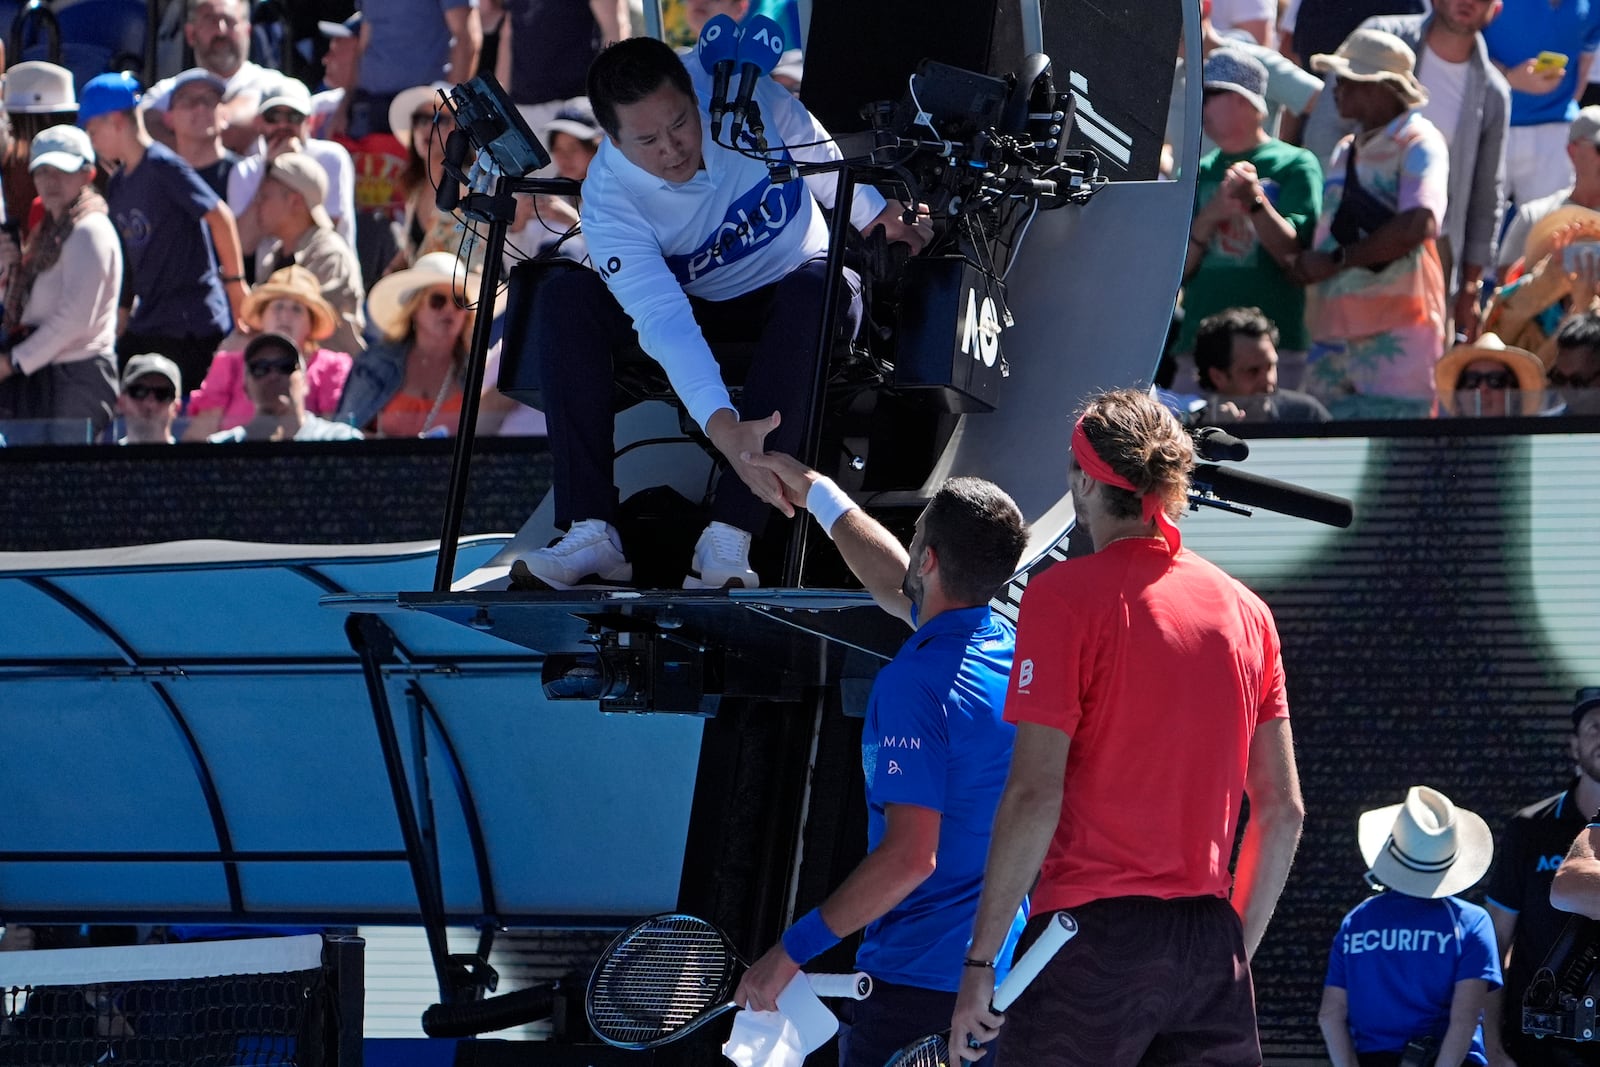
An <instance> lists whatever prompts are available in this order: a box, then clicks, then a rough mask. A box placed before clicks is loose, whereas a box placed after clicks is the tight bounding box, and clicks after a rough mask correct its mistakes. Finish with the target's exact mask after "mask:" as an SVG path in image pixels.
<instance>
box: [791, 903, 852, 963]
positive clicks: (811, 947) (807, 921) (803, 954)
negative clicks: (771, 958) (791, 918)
mask: <svg viewBox="0 0 1600 1067" xmlns="http://www.w3.org/2000/svg"><path fill="white" fill-rule="evenodd" d="M839 940H840V939H839V936H838V935H837V934H835V933H834V932H833V931H832V930H830V929H828V924H827V923H825V922H823V921H822V909H821V908H812V909H811V910H810V911H808V912H806V913H805V914H804V915H802V916H800V918H799V919H798V920H797V921H796V922H795V924H794V925H793V926H791V927H789V929H787V930H785V931H784V933H783V951H785V952H787V953H788V954H789V958H790V959H792V960H794V961H795V962H796V963H798V964H800V965H802V966H804V965H805V963H806V962H807V961H808V960H810V959H811V958H812V957H814V956H820V955H822V954H823V953H824V952H826V951H828V950H829V949H830V948H832V947H833V946H834V945H837V944H838V943H839Z"/></svg>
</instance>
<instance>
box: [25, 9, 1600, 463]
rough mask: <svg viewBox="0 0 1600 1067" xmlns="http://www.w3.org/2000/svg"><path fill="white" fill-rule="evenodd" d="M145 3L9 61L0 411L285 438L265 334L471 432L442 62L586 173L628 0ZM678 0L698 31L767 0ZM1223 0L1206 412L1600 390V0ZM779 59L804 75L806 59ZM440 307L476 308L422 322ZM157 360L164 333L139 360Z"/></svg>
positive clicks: (1484, 406) (524, 223) (1195, 399)
mask: <svg viewBox="0 0 1600 1067" xmlns="http://www.w3.org/2000/svg"><path fill="white" fill-rule="evenodd" d="M1213 3H1215V8H1214V9H1213V6H1212V5H1213ZM158 6H159V7H161V9H162V10H163V11H164V13H165V21H164V24H163V26H164V28H165V29H167V30H170V31H171V32H170V33H169V34H168V36H170V38H171V42H172V45H173V47H168V48H166V49H164V50H161V51H160V52H159V54H160V56H161V58H162V64H163V66H164V68H166V69H165V70H164V73H165V74H166V76H164V77H161V78H160V79H159V80H157V81H155V83H154V84H152V85H149V86H145V85H142V84H140V82H139V80H138V79H137V78H135V77H134V76H133V75H131V74H125V73H119V72H112V73H106V74H100V75H98V76H94V77H84V76H83V74H82V72H79V73H78V74H76V75H75V74H74V72H73V71H69V70H67V69H66V68H64V67H61V66H57V65H55V64H52V63H49V62H45V61H42V60H38V59H33V58H28V59H25V60H23V61H21V62H15V63H13V65H11V66H10V67H9V69H8V70H7V71H6V74H5V79H4V88H3V106H4V113H5V119H6V122H5V129H4V130H3V132H0V179H3V197H0V222H3V227H0V228H3V236H0V271H3V272H4V273H3V275H0V300H3V307H4V312H3V318H0V422H5V423H6V424H7V425H8V426H17V425H19V424H23V423H32V424H34V425H35V426H37V427H40V428H41V429H39V430H38V431H37V432H38V433H40V434H42V437H43V439H46V440H67V441H83V440H87V439H98V440H110V439H128V440H133V439H144V437H145V431H144V430H138V431H135V430H134V429H133V428H132V426H131V423H130V422H129V420H130V418H131V415H130V412H132V411H134V410H135V409H137V408H139V406H140V405H141V404H147V403H148V402H150V400H152V399H153V398H156V397H159V396H161V395H164V393H165V390H166V388H167V387H168V386H170V387H171V388H172V389H173V390H174V392H175V393H176V398H175V403H176V408H175V413H174V414H173V415H172V416H171V418H170V419H169V420H168V422H169V424H170V425H169V429H171V430H172V431H173V434H172V435H173V436H175V437H176V438H178V439H181V440H204V439H207V438H213V437H218V436H219V435H221V436H223V437H226V439H229V440H232V439H235V438H236V437H237V436H238V435H237V434H236V433H235V431H236V430H238V429H239V428H240V427H252V428H251V429H249V430H248V431H247V432H246V433H245V437H247V438H253V437H257V436H261V435H263V434H265V435H267V436H270V437H285V436H288V437H294V436H296V435H298V434H300V433H301V432H302V430H303V427H304V426H306V425H311V424H310V423H306V422H305V421H304V420H301V419H291V420H290V421H289V422H288V423H280V422H275V421H274V420H273V419H271V418H267V417H266V415H265V411H266V409H265V408H261V407H259V406H256V405H257V400H258V398H257V397H256V396H255V394H256V393H260V392H262V391H261V390H260V389H255V388H253V386H254V385H256V384H258V383H259V382H262V381H265V382H267V384H269V385H271V384H272V382H271V378H272V375H271V374H270V373H266V374H265V377H264V378H256V377H254V374H255V370H256V369H257V368H256V367H254V366H253V365H252V363H251V360H250V359H249V358H247V353H248V352H249V351H250V350H251V349H250V344H249V343H250V341H251V340H253V339H254V338H255V337H257V336H259V335H261V334H263V333H278V334H280V335H281V336H283V337H286V338H288V339H290V340H291V341H292V342H293V344H294V346H295V348H296V350H297V351H298V352H299V356H298V357H297V366H296V367H295V368H294V369H293V370H292V371H291V372H290V373H289V374H288V375H287V376H286V380H285V381H284V382H282V383H279V384H280V385H281V388H280V389H278V390H277V392H276V394H275V396H274V397H273V398H272V403H271V404H268V405H267V407H270V408H271V409H273V410H290V411H293V410H297V405H296V404H295V403H288V406H287V407H284V405H283V404H280V403H279V401H285V402H287V401H288V400H290V399H291V398H292V397H293V396H297V395H299V396H302V400H301V401H300V402H299V403H300V404H301V405H303V407H304V410H305V414H306V415H307V416H315V417H316V418H319V419H324V420H329V421H332V422H335V423H339V422H342V423H343V424H344V425H346V426H347V427H349V428H351V429H353V430H355V431H357V433H358V434H378V435H392V434H397V433H399V434H404V433H409V432H423V433H429V434H448V433H453V432H454V431H455V428H456V424H457V421H458V412H459V411H460V409H461V402H462V397H461V389H462V388H463V386H464V384H465V380H466V374H465V364H466V358H465V357H466V345H467V341H468V339H469V338H470V328H471V327H470V324H471V323H472V321H473V320H474V318H475V314H476V310H477V309H475V308H472V307H470V306H469V302H470V301H471V300H474V299H475V298H476V289H475V287H474V285H473V284H472V282H473V279H475V278H476V277H477V276H478V273H479V272H481V270H482V266H483V264H482V258H483V253H484V247H485V243H484V242H483V241H481V240H475V239H474V238H473V237H472V235H470V234H469V233H467V232H465V230H464V227H463V225H462V223H461V221H460V219H459V217H458V215H457V214H456V213H452V212H450V211H442V210H440V209H439V207H438V206H437V203H436V197H435V192H436V190H437V189H438V188H439V186H440V185H441V184H442V183H446V182H448V181H451V180H452V179H450V178H448V177H447V176H446V174H445V170H444V145H445V142H446V139H447V138H448V136H449V134H450V133H451V131H452V130H453V128H454V118H453V116H452V114H451V112H450V111H449V110H448V109H446V108H443V107H441V106H440V102H439V99H440V98H439V90H440V89H441V88H443V87H446V86H449V85H451V84H453V83H455V82H458V81H462V80H465V79H466V78H468V77H470V76H472V75H474V74H477V73H492V74H494V75H495V76H496V77H497V80H498V81H499V82H500V83H501V84H503V85H504V86H505V87H506V89H507V91H508V93H509V94H510V96H511V98H512V100H513V102H514V103H515V105H516V107H517V109H518V111H519V112H520V113H521V115H522V117H523V118H524V120H526V121H527V123H528V124H529V127H530V128H531V129H532V130H534V131H535V132H536V133H538V134H539V135H540V139H541V141H542V142H544V143H545V144H546V145H547V146H548V147H549V149H550V151H551V155H552V157H553V163H552V165H551V167H550V174H551V175H552V176H555V175H559V176H561V177H564V178H571V179H575V180H582V179H583V178H584V176H585V174H586V173H587V168H588V164H589V161H590V160H591V159H593V157H594V155H595V151H596V149H597V147H598V146H599V144H600V142H601V140H602V138H603V132H602V130H601V127H600V124H599V123H598V122H597V121H596V119H595V116H594V113H593V111H592V110H590V108H589V106H588V104H587V101H586V100H585V99H584V97H583V95H582V94H583V93H584V90H585V73H586V71H587V69H588V66H589V63H590V61H591V60H592V59H593V58H594V56H595V55H597V54H598V52H599V51H600V49H601V48H603V47H604V46H605V45H606V44H608V43H610V42H613V41H616V40H618V39H621V38H623V37H627V36H629V35H630V34H632V33H634V32H636V25H635V23H636V21H637V14H636V13H630V8H629V4H628V3H627V0H591V2H590V3H588V4H569V5H554V4H541V3H534V2H532V0H405V2H399V0H391V2H385V3H382V4H378V3H375V2H367V3H365V4H356V5H355V6H356V8H357V10H355V12H354V14H352V15H351V16H350V17H348V18H345V19H342V20H337V21H336V20H323V21H318V22H315V24H314V27H311V28H309V29H308V30H306V34H307V35H306V36H304V37H303V38H302V39H301V40H300V41H299V42H298V51H296V50H295V49H294V48H287V49H285V48H280V47H273V46H268V45H264V44H263V42H264V41H268V40H270V38H268V37H267V36H266V35H265V34H264V32H263V31H264V29H268V28H264V27H261V26H255V25H253V24H252V6H251V5H250V4H248V3H247V2H246V0H167V3H166V4H165V5H158ZM757 6H762V5H761V4H760V2H759V0H757ZM682 8H683V10H682V18H683V22H684V24H685V25H684V27H683V29H684V31H685V32H686V33H687V34H688V35H689V37H690V38H692V35H693V34H694V33H696V32H697V31H698V29H699V27H700V26H702V25H704V23H705V21H706V20H707V19H708V18H709V17H710V16H711V15H712V14H715V13H727V14H730V15H732V16H733V17H735V18H739V17H742V16H744V15H745V14H747V13H748V12H749V10H750V9H751V0H688V2H686V3H684V4H683V5H682ZM344 10H349V8H348V7H346V8H345V9H344ZM1202 11H1203V22H1202V35H1201V51H1202V52H1203V55H1200V56H1194V57H1182V58H1180V59H1179V62H1178V78H1179V84H1180V85H1181V84H1182V79H1183V78H1184V77H1185V76H1186V74H1187V76H1193V75H1194V73H1195V72H1194V70H1193V68H1194V67H1198V68H1199V71H1198V74H1199V78H1200V80H1201V85H1202V93H1203V103H1202V109H1201V126H1202V129H1201V131H1200V132H1201V138H1200V140H1201V145H1202V152H1201V157H1200V159H1199V160H1198V164H1197V166H1198V170H1197V174H1196V178H1197V186H1196V203H1195V210H1194V213H1193V218H1192V222H1191V225H1190V229H1189V233H1188V244H1187V248H1186V253H1185V264H1184V272H1183V287H1182V291H1181V295H1180V301H1179V307H1178V314H1177V316H1176V317H1175V321H1174V326H1173V330H1172V332H1171V335H1170V336H1171V343H1170V345H1169V351H1168V353H1167V354H1166V358H1165V359H1164V360H1163V362H1162V366H1161V369H1160V371H1159V372H1158V374H1157V382H1158V384H1160V385H1162V386H1164V387H1166V388H1167V390H1168V392H1167V393H1166V394H1165V395H1166V396H1167V399H1168V400H1169V402H1170V404H1171V405H1172V406H1173V407H1174V408H1176V409H1178V410H1179V411H1180V413H1182V414H1184V415H1187V416H1190V417H1192V418H1193V419H1194V420H1195V421H1220V422H1230V421H1278V422H1321V421H1325V420H1328V419H1331V418H1339V419H1344V418H1379V417H1432V416H1468V415H1501V414H1525V415H1526V414H1561V413H1568V414H1588V413H1592V412H1594V411H1596V410H1600V401H1597V400H1596V399H1595V396H1596V394H1597V393H1600V389H1597V388H1596V387H1597V386H1600V380H1597V378H1600V89H1597V88H1596V87H1595V86H1594V84H1593V83H1592V82H1591V81H1590V78H1591V77H1594V78H1597V79H1600V70H1595V69H1594V67H1595V65H1594V63H1593V56H1594V53H1595V50H1596V48H1597V47H1600V5H1589V4H1569V3H1560V4H1551V3H1548V2H1544V3H1538V2H1534V0H1444V2H1440V3H1437V4H1434V5H1432V6H1431V8H1429V9H1426V10H1425V9H1424V5H1423V3H1422V0H1362V2H1357V3H1352V2H1350V0H1289V2H1287V3H1283V4H1279V3H1277V2H1275V0H1204V2H1203V3H1202ZM288 21H289V22H290V23H304V22H305V20H304V19H301V18H299V17H298V16H296V17H295V18H294V19H290V20H288ZM270 29H275V30H276V32H278V33H279V34H280V35H281V34H283V33H292V32H294V31H293V26H290V27H288V28H286V27H284V26H278V27H272V28H270ZM294 43H295V42H293V41H291V44H294ZM291 57H293V59H292V61H291ZM13 58H14V59H15V58H20V57H13ZM191 61H192V64H193V65H192V66H187V67H182V69H173V68H178V67H181V65H182V64H184V63H189V62H191ZM1186 66H1187V67H1188V68H1190V69H1189V70H1188V71H1187V72H1186V70H1185V67H1186ZM278 68H284V69H281V70H280V69H278ZM295 74H298V75H300V77H295V76H292V75H295ZM775 77H777V78H778V79H779V80H780V81H782V82H783V83H784V84H786V85H788V86H789V87H791V88H794V87H796V86H797V85H798V80H799V77H800V65H799V60H798V56H797V55H791V56H786V57H785V61H784V62H783V63H782V64H781V65H780V67H779V69H778V71H776V72H775ZM302 79H305V80H302ZM308 81H314V82H315V84H308ZM1182 99H1183V96H1182V93H1175V94H1174V100H1175V110H1174V120H1173V121H1172V122H1171V123H1169V130H1168V135H1169V141H1170V142H1171V143H1170V144H1169V151H1168V152H1167V153H1166V154H1165V156H1164V158H1165V159H1166V160H1167V161H1168V164H1169V165H1170V166H1171V167H1172V168H1173V169H1181V168H1182V166H1184V165H1186V164H1185V163H1184V162H1183V161H1182V160H1181V158H1180V157H1181V148H1182V145H1183V144H1184V142H1185V138H1184V136H1183V130H1182V122H1181V115H1180V114H1179V112H1180V111H1181V107H1179V104H1180V103H1181V100H1182ZM1591 101H1593V102H1591ZM1586 104H1587V106H1584V105H1586ZM580 209H581V202H580V200H579V198H578V197H576V196H572V197H560V196H549V195H540V196H530V195H523V194H519V195H518V210H517V214H516V217H515V219H514V220H513V222H512V224H511V229H510V237H509V240H508V246H507V249H506V266H508V267H509V266H510V265H513V264H514V263H515V262H517V261H518V260H521V259H524V258H528V257H532V256H538V255H547V256H549V255H555V256H561V257H565V258H568V259H571V260H576V261H578V262H583V261H584V260H585V259H586V256H587V248H586V246H585V243H584V238H583V237H582V236H581V234H579V233H578V232H577V227H578V219H579V212H580ZM440 256H444V257H445V258H444V259H440V258H439V257H440ZM446 263H448V264H449V269H448V270H442V269H441V264H446ZM388 279H396V280H395V281H387V280H388ZM386 282H387V284H385V283H386ZM396 287H400V288H396ZM379 293H382V294H383V300H382V301H381V305H382V308H383V315H384V317H385V321H383V322H380V321H378V320H377V311H376V307H377V305H378V304H379V303H380V302H379V301H378V300H377V299H376V296H377V295H378V294H379ZM441 295H448V296H449V304H450V305H451V306H450V307H449V308H436V307H435V306H434V304H435V298H437V297H441ZM436 311H437V312H441V313H443V312H446V311H448V312H449V314H448V315H447V316H446V317H447V318H450V319H452V320H456V321H454V322H442V323H439V324H438V325H439V326H440V328H441V329H443V330H445V332H446V333H449V332H450V331H451V330H454V331H455V336H453V337H449V336H443V335H441V336H440V337H438V338H434V339H430V340H428V341H426V342H424V341H423V340H422V336H421V334H422V332H424V331H426V330H427V329H429V328H431V326H432V325H434V323H433V322H432V320H433V318H434V317H435V312H436ZM497 328H498V322H497ZM463 330H465V331H467V332H462V331H463ZM396 331H399V332H398V334H397V333H396ZM260 351H264V352H266V351H272V352H277V351H278V349H272V348H271V346H268V347H267V348H265V349H261V350H260ZM447 352H452V353H454V354H453V355H451V356H450V358H449V359H448V360H446V359H444V356H443V355H440V354H438V353H447ZM427 353H436V354H435V355H434V356H432V357H429V356H428V355H427ZM143 355H152V356H160V357H162V359H163V360H165V361H166V363H165V364H163V365H162V370H161V371H160V372H152V371H150V370H149V369H148V365H143V366H145V368H146V369H145V371H144V373H143V374H141V375H138V376H134V377H130V376H129V374H128V368H129V367H130V366H133V365H134V363H133V357H135V356H143ZM429 358H433V359H435V360H438V361H440V362H439V363H438V366H431V367H423V366H420V365H415V366H414V365H413V364H414V362H416V363H420V362H421V361H424V360H426V359H429ZM269 362H271V361H269ZM168 365H170V368H175V370H176V374H177V376H178V381H177V382H176V383H173V382H171V381H170V380H169V378H168V376H167V370H168V369H169V367H168ZM444 367H448V371H443V370H441V368H444ZM152 373H154V374H156V377H158V378H160V379H161V381H157V382H154V383H153V384H151V382H149V381H146V382H145V383H144V384H143V385H141V384H140V382H141V380H143V379H149V378H150V376H151V374H152ZM264 373H265V372H264ZM163 383H164V384H163ZM136 387H137V388H140V389H141V390H142V394H143V399H140V398H138V397H134V396H131V395H130V393H129V390H130V389H133V388H136ZM263 396H264V394H263ZM261 403H266V401H265V400H264V399H263V400H261ZM374 404H378V405H379V406H377V407H374ZM169 406H170V405H167V404H163V405H162V410H163V411H165V410H167V409H168V407H169ZM482 406H483V410H484V413H485V418H484V420H483V423H482V425H481V426H480V428H479V432H490V433H510V434H524V433H539V432H542V430H543V425H544V423H543V417H542V416H541V415H540V414H539V413H538V412H536V411H533V410H531V409H529V408H525V407H523V406H522V405H521V404H519V403H517V402H516V401H515V400H513V399H511V398H509V397H505V396H503V395H500V394H499V393H498V392H497V391H496V390H495V388H494V387H493V383H492V377H491V382H490V384H489V385H488V386H486V387H485V389H484V391H483V405H482ZM417 416H420V417H417ZM114 424H115V425H114ZM291 424H292V425H291ZM124 430H126V433H124V432H123V431H124ZM157 436H161V434H157ZM13 439H14V440H16V441H21V440H24V439H25V438H24V437H18V436H16V435H15V431H14V432H13Z"/></svg>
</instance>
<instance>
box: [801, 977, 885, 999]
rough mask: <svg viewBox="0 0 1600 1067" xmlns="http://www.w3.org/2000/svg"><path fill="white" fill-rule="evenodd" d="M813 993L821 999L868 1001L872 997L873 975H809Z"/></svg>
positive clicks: (807, 979) (807, 978)
mask: <svg viewBox="0 0 1600 1067" xmlns="http://www.w3.org/2000/svg"><path fill="white" fill-rule="evenodd" d="M806 981H807V982H810V983H811V992H813V993H815V994H816V995H817V996H819V997H830V998H832V999H835V1000H866V999H867V998H868V997H870V996H871V995H872V975H870V974H868V973H866V972H865V971H857V972H856V973H855V974H807V975H806Z"/></svg>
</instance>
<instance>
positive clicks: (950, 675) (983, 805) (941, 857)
mask: <svg viewBox="0 0 1600 1067" xmlns="http://www.w3.org/2000/svg"><path fill="white" fill-rule="evenodd" d="M1015 649H1016V630H1015V628H1014V627H1013V626H1012V625H1011V623H1010V622H1009V621H1007V620H1006V619H1004V618H1001V617H999V616H997V615H995V614H994V613H993V612H991V611H990V610H989V608H988V606H987V605H984V606H982V607H975V608H960V609H957V610H954V611H945V612H941V613H940V614H939V615H936V616H935V617H934V618H932V619H930V620H929V621H928V623H927V625H925V626H923V627H922V628H921V629H920V630H918V631H917V632H916V633H915V634H913V635H912V636H911V637H910V638H909V639H908V640H907V641H906V643H905V645H904V646H903V647H901V649H900V652H899V654H897V655H896V656H895V658H894V659H893V660H892V661H890V663H889V664H888V665H887V666H885V667H884V668H883V669H882V670H881V671H880V672H879V673H878V678H877V680H876V681H875V682H874V683H873V686H872V696H871V698H870V700H869V702H868V705H867V719H866V725H865V726H864V727H863V728H862V734H861V764H862V770H863V771H864V772H865V775H866V785H867V847H868V848H869V849H876V848H877V847H878V844H879V842H881V841H882V840H883V835H884V829H885V826H886V821H885V818H884V808H885V806H887V805H889V804H915V805H917V806H918V807H923V808H930V809H932V810H934V811H937V812H939V813H940V816H941V820H940V824H939V852H938V864H937V867H936V869H935V870H934V872H933V873H932V874H931V875H929V876H928V878H927V879H926V880H925V881H923V883H922V884H921V885H919V886H918V887H917V888H916V889H914V890H912V891H911V894H910V895H909V896H907V897H906V899H905V900H903V901H901V902H900V903H899V904H898V905H897V906H896V907H895V908H894V909H893V910H891V911H890V912H889V913H888V914H887V915H885V916H883V917H882V918H881V919H878V920H877V921H875V922H873V923H871V924H870V925H868V927H867V929H866V933H865V934H864V936H863V938H862V942H861V948H860V950H859V951H858V952H857V954H856V966H857V967H858V968H860V969H861V970H863V971H866V972H867V973H868V974H871V975H872V976H873V977H874V978H877V979H879V980H881V981H887V982H895V983H899V984H902V985H912V986H919V987H921V988H924V989H939V990H946V991H953V990H955V989H956V988H957V987H958V986H959V985H960V983H961V960H962V958H963V957H964V956H965V955H966V951H967V945H968V944H969V939H970V936H971V934H972V921H973V918H974V916H975V915H976V914H977V910H978V893H979V890H980V889H981V888H982V885H983V867H984V862H985V860H986V859H987V856H988V851H989V833H990V830H991V828H992V827H993V825H994V813H995V808H996V807H997V806H998V805H999V803H1000V793H1001V791H1002V789H1004V787H1005V782H1006V774H1007V773H1008V771H1009V770H1010V766H1011V742H1012V739H1013V738H1014V737H1015V736H1016V727H1014V726H1012V725H1011V724H1010V723H1007V722H1005V721H1004V720H1003V719H1002V718H1001V711H1002V710H1003V707H1004V705H1005V696H1006V684H1007V682H1008V680H1009V679H1010V677H1011V660H1012V656H1013V654H1014V652H1015Z"/></svg>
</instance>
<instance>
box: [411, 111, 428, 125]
mask: <svg viewBox="0 0 1600 1067" xmlns="http://www.w3.org/2000/svg"><path fill="white" fill-rule="evenodd" d="M411 125H413V126H431V125H433V112H431V111H419V112H417V113H416V114H415V115H412V116H411Z"/></svg>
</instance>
